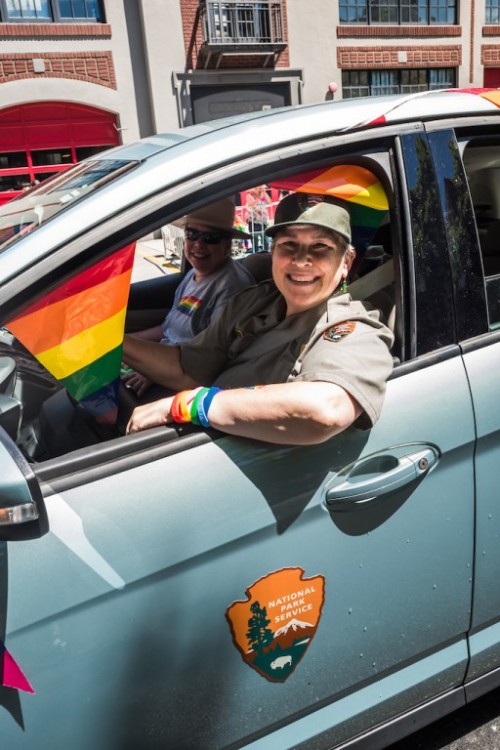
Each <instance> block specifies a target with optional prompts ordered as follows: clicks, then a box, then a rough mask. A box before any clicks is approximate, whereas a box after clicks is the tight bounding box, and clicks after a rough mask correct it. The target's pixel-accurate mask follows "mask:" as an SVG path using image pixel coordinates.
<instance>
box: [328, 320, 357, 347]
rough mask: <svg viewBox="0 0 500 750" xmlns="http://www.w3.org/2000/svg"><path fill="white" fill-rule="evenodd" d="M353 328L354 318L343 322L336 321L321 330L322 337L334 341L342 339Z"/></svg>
mask: <svg viewBox="0 0 500 750" xmlns="http://www.w3.org/2000/svg"><path fill="white" fill-rule="evenodd" d="M355 328H356V323H355V322H354V320H346V321H345V323H336V324H335V325H334V326H332V327H331V328H327V329H326V331H324V332H323V338H324V339H326V340H327V341H333V342H334V343H336V342H337V341H342V339H344V338H345V337H346V336H349V334H350V333H352V332H353V331H354V329H355Z"/></svg>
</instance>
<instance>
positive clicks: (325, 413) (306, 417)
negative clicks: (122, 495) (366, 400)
mask: <svg viewBox="0 0 500 750" xmlns="http://www.w3.org/2000/svg"><path fill="white" fill-rule="evenodd" d="M172 401H173V398H166V399H161V401H157V402H154V403H152V404H146V405H144V406H139V407H137V408H136V409H135V410H134V413H133V414H132V418H131V420H130V422H129V425H128V427H127V432H137V431H139V430H144V429H147V428H149V427H154V426H157V425H161V424H167V423H169V422H172V421H173V420H172V414H171V405H172ZM360 414H361V407H360V406H359V404H358V403H357V402H356V401H355V400H354V399H353V398H352V397H351V396H350V395H349V394H348V393H347V392H346V391H345V390H344V389H343V388H341V387H340V386H337V385H335V384H333V383H324V382H300V383H282V384H276V385H266V386H262V387H260V388H257V389H255V390H252V389H246V388H237V389H232V390H227V391H220V392H219V393H217V395H216V396H215V397H214V399H213V400H212V403H211V405H210V410H209V414H208V419H209V422H210V425H211V426H212V427H214V428H215V429H218V430H221V431H222V432H227V433H228V434H230V435H237V436H240V437H247V438H253V439H255V440H263V441H265V442H268V443H277V444H281V445H313V444H315V443H322V442H324V441H325V440H328V438H330V437H333V436H334V435H337V434H338V433H339V432H342V431H343V430H345V429H346V428H347V427H349V426H350V425H351V424H352V423H353V422H354V421H355V420H356V419H357V418H358V417H359V415H360Z"/></svg>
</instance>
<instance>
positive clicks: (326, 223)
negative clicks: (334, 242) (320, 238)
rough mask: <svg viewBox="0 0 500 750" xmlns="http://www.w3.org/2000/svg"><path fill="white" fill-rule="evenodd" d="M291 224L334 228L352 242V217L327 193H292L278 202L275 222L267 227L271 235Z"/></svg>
mask: <svg viewBox="0 0 500 750" xmlns="http://www.w3.org/2000/svg"><path fill="white" fill-rule="evenodd" d="M290 224H311V225H312V226H316V227H324V228H325V229H333V231H334V232H338V233H339V234H341V235H342V237H344V238H345V239H346V240H347V242H351V219H350V216H349V212H348V211H346V209H345V208H342V206H339V205H338V204H337V203H333V202H331V201H330V200H329V197H328V196H327V195H310V194H308V193H291V194H290V195H287V196H286V197H285V198H283V200H281V201H280V202H279V203H278V206H277V208H276V215H275V217H274V224H273V225H272V226H271V227H269V229H266V232H265V233H266V234H267V235H268V236H269V237H274V235H275V234H276V232H277V231H278V230H279V229H281V228H282V227H287V226H289V225H290Z"/></svg>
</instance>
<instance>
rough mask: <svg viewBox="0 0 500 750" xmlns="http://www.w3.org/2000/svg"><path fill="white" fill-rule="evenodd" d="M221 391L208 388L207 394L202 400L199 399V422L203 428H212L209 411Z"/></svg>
mask: <svg viewBox="0 0 500 750" xmlns="http://www.w3.org/2000/svg"><path fill="white" fill-rule="evenodd" d="M220 390H221V389H220V388H215V387H214V388H207V389H206V391H207V393H205V394H204V395H203V396H202V398H200V399H197V407H198V421H199V424H200V425H201V426H202V427H205V428H208V427H210V422H209V421H208V410H209V409H210V405H211V403H212V401H213V399H214V396H216V395H217V394H218V393H219V392H220Z"/></svg>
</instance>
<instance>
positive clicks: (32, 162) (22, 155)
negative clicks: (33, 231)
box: [0, 102, 120, 205]
mask: <svg viewBox="0 0 500 750" xmlns="http://www.w3.org/2000/svg"><path fill="white" fill-rule="evenodd" d="M119 143H120V138H119V131H118V129H117V126H116V116H115V115H113V114H110V113H109V112H104V111H102V110H100V109H96V108H94V107H86V106H83V105H81V104H66V103H64V102H38V103H36V104H24V105H22V106H18V107H9V108H8V109H3V110H0V205H1V204H2V203H5V202H6V201H8V200H10V199H11V198H14V197H15V196H16V195H19V193H20V192H21V191H22V190H24V189H26V188H27V187H29V186H30V185H32V184H33V183H34V182H36V181H42V180H44V179H46V178H47V177H49V176H50V175H53V174H54V173H56V172H60V171H63V170H65V169H68V167H70V166H71V165H72V164H76V162H78V161H80V160H81V159H84V158H85V157H87V156H91V155H92V154H94V153H97V152H98V151H103V150H104V149H106V148H110V147H111V146H117V145H119Z"/></svg>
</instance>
